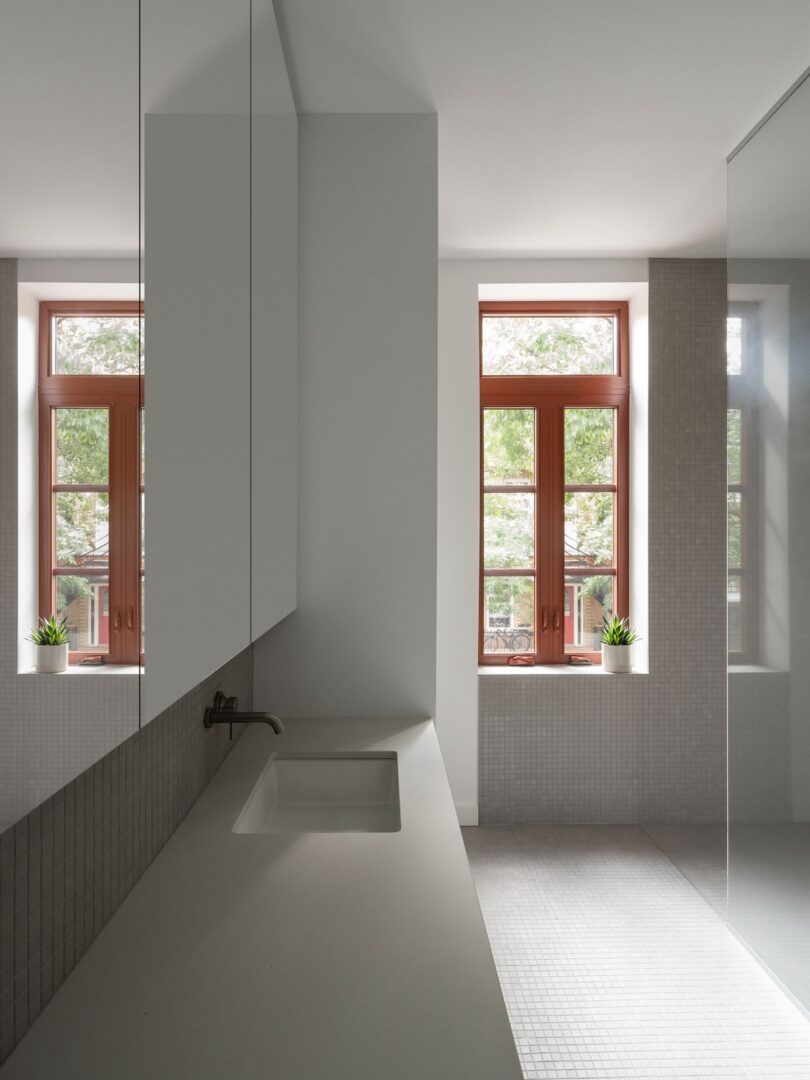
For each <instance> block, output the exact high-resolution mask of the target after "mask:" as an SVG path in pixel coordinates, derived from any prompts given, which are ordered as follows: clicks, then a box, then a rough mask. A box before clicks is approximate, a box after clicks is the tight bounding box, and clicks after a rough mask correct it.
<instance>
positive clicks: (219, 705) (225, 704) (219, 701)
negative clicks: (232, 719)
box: [212, 690, 239, 712]
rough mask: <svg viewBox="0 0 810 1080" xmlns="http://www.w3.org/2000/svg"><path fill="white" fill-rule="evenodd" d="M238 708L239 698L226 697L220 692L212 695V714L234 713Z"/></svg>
mask: <svg viewBox="0 0 810 1080" xmlns="http://www.w3.org/2000/svg"><path fill="white" fill-rule="evenodd" d="M238 708H239V698H237V697H226V696H225V695H224V694H223V693H222V691H221V690H217V692H216V693H215V694H214V704H213V705H212V710H213V712H236V710H237V709H238Z"/></svg>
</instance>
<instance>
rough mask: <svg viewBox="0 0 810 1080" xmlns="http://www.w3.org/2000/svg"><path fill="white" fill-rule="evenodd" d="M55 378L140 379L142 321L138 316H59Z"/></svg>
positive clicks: (55, 322) (55, 332)
mask: <svg viewBox="0 0 810 1080" xmlns="http://www.w3.org/2000/svg"><path fill="white" fill-rule="evenodd" d="M53 337H54V356H53V372H54V374H55V375H138V374H140V370H141V361H142V360H143V320H142V319H141V318H140V317H139V316H138V315H56V316H54V320H53Z"/></svg>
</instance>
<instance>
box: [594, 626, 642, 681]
mask: <svg viewBox="0 0 810 1080" xmlns="http://www.w3.org/2000/svg"><path fill="white" fill-rule="evenodd" d="M635 641H638V634H637V633H636V631H635V630H633V629H632V628H631V626H630V623H629V622H628V621H627V619H620V618H619V616H618V615H613V616H612V617H611V618H608V617H607V615H603V616H602V670H603V671H608V672H610V673H611V674H612V675H623V674H627V673H628V672H629V671H632V664H631V658H632V652H633V642H635Z"/></svg>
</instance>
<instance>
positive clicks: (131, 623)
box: [127, 607, 135, 632]
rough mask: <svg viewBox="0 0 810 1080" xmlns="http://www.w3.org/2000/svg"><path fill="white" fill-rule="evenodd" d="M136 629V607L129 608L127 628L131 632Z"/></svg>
mask: <svg viewBox="0 0 810 1080" xmlns="http://www.w3.org/2000/svg"><path fill="white" fill-rule="evenodd" d="M134 629H135V608H133V607H128V608H127V630H129V631H130V632H131V631H132V630H134Z"/></svg>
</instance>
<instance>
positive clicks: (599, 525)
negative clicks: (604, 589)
mask: <svg viewBox="0 0 810 1080" xmlns="http://www.w3.org/2000/svg"><path fill="white" fill-rule="evenodd" d="M613 498H614V496H613V493H612V492H607V491H576V492H568V493H567V494H566V496H565V536H564V543H565V565H566V567H571V566H614V565H615V562H614V558H613Z"/></svg>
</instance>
